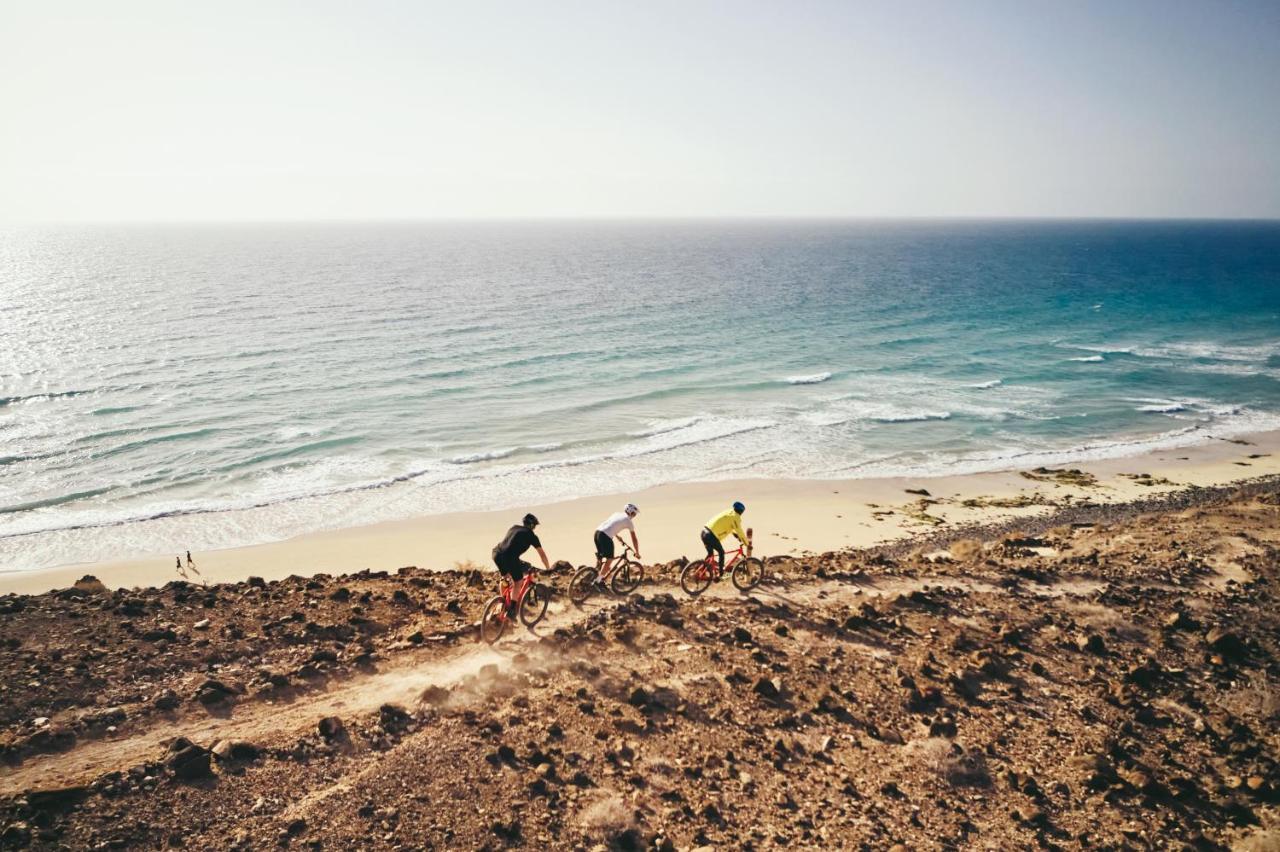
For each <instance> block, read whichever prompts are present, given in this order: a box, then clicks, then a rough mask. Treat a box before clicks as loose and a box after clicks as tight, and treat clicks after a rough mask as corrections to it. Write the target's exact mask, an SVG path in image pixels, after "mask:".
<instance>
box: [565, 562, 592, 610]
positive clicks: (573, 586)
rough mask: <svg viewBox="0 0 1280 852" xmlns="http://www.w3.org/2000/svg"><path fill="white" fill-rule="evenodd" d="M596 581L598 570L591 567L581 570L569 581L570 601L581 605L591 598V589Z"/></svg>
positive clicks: (584, 567) (585, 566)
mask: <svg viewBox="0 0 1280 852" xmlns="http://www.w3.org/2000/svg"><path fill="white" fill-rule="evenodd" d="M595 581H596V569H594V568H592V567H591V566H590V565H584V566H582V567H581V568H579V569H578V570H577V571H576V572H575V573H574V575H573V579H572V580H570V581H569V600H571V601H573V602H574V603H576V604H580V603H582V602H583V601H585V600H586V599H587V598H588V597H590V596H591V587H592V585H594V584H595Z"/></svg>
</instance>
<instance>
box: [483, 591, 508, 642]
mask: <svg viewBox="0 0 1280 852" xmlns="http://www.w3.org/2000/svg"><path fill="white" fill-rule="evenodd" d="M506 629H507V602H506V601H505V600H503V598H502V595H495V596H494V597H492V598H490V599H489V602H488V603H487V604H485V605H484V614H483V615H481V616H480V641H481V642H485V643H487V644H489V645H492V644H493V643H494V642H497V641H498V640H499V639H501V638H502V632H503V631H504V630H506Z"/></svg>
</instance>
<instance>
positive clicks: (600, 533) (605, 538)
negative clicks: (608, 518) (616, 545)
mask: <svg viewBox="0 0 1280 852" xmlns="http://www.w3.org/2000/svg"><path fill="white" fill-rule="evenodd" d="M596 556H599V557H600V558H601V559H612V558H613V538H612V537H611V536H610V535H609V534H608V533H606V532H605V531H604V530H596Z"/></svg>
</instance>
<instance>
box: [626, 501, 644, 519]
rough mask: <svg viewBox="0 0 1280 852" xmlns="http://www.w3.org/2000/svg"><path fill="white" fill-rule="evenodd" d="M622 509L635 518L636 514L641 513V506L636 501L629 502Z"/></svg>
mask: <svg viewBox="0 0 1280 852" xmlns="http://www.w3.org/2000/svg"><path fill="white" fill-rule="evenodd" d="M622 511H623V512H624V513H625V514H628V515H630V516H631V517H633V518H634V517H635V516H636V515H638V514H640V507H639V506H637V505H636V504H635V503H628V504H627V505H625V506H623V507H622Z"/></svg>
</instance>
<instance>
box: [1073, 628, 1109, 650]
mask: <svg viewBox="0 0 1280 852" xmlns="http://www.w3.org/2000/svg"><path fill="white" fill-rule="evenodd" d="M1076 648H1078V649H1080V651H1082V652H1085V653H1089V654H1100V655H1101V654H1105V653H1106V652H1107V644H1106V643H1105V642H1103V641H1102V637H1101V636H1099V635H1098V634H1097V633H1088V634H1082V635H1080V636H1077V637H1076Z"/></svg>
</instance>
